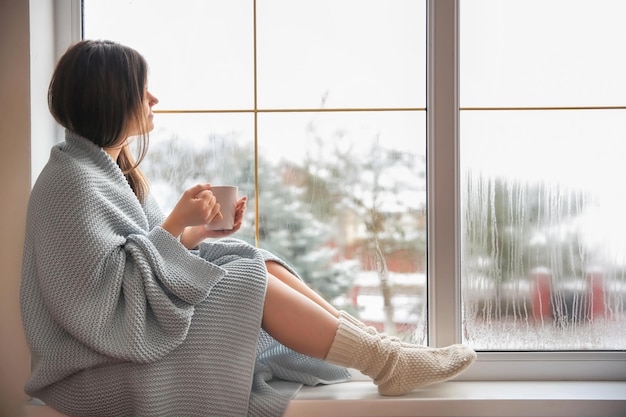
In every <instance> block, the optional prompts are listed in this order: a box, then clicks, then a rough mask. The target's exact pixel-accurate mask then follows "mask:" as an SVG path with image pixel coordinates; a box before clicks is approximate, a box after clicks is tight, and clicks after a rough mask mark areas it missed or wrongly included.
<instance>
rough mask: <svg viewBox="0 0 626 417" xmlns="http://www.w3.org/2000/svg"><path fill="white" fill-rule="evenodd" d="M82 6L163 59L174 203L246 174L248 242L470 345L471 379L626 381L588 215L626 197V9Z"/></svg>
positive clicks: (344, 299)
mask: <svg viewBox="0 0 626 417" xmlns="http://www.w3.org/2000/svg"><path fill="white" fill-rule="evenodd" d="M84 3H85V5H84V27H83V30H84V36H85V37H87V38H109V39H113V40H117V41H120V42H122V43H125V44H128V45H130V46H133V47H135V48H136V49H138V50H139V51H140V52H142V53H143V54H144V55H145V56H146V58H147V60H148V62H149V64H150V66H151V70H150V71H151V72H150V86H151V89H152V90H153V92H154V93H155V94H156V95H157V96H158V97H159V99H160V100H161V101H160V103H159V105H158V107H157V110H158V114H157V118H156V123H155V124H156V126H157V128H156V129H155V131H154V132H153V134H152V135H151V141H152V143H151V151H150V153H149V159H148V160H146V161H145V166H144V169H145V170H146V171H147V173H148V175H149V177H150V178H151V179H152V186H153V190H154V191H155V193H156V194H158V196H159V199H160V201H161V204H162V205H163V206H164V208H165V209H166V210H167V209H168V208H169V207H171V206H172V205H173V203H174V202H175V201H176V199H177V198H178V196H179V195H180V192H181V191H182V189H184V188H185V187H187V186H189V185H191V184H193V183H195V182H197V181H206V180H208V181H210V182H212V183H216V184H217V183H227V182H228V183H236V184H238V185H240V187H241V188H240V189H241V192H242V193H245V194H246V195H248V197H249V199H250V205H249V207H250V209H249V212H248V215H249V216H250V218H249V219H248V221H247V224H248V227H247V228H246V229H245V230H243V231H242V232H241V233H240V234H239V235H238V237H240V238H244V239H246V240H249V241H250V242H253V243H256V244H258V245H259V246H262V247H267V248H269V249H271V250H273V251H276V252H277V253H279V254H281V255H283V256H285V257H286V258H288V259H289V260H290V261H292V262H293V263H294V266H295V267H296V268H297V269H298V270H299V271H300V272H301V273H302V275H303V278H304V279H305V280H306V281H307V282H308V283H309V284H310V285H312V286H313V287H315V288H316V289H317V290H318V291H320V292H321V293H322V294H323V295H325V296H326V297H327V298H329V299H332V300H333V301H334V303H335V304H336V305H338V306H339V307H344V308H347V309H352V311H353V312H354V313H356V314H357V315H360V316H361V318H362V319H364V320H365V321H367V322H370V323H371V324H373V325H375V326H377V327H379V328H381V329H385V330H386V331H389V332H396V333H398V334H400V335H401V336H402V337H404V338H406V339H409V340H414V341H417V342H424V343H426V342H428V343H430V344H432V345H444V344H449V343H454V342H458V341H463V342H465V343H469V344H470V345H472V346H474V347H475V348H477V349H479V350H480V351H481V353H480V356H479V361H478V363H477V364H476V365H475V366H474V367H473V368H472V369H470V371H468V372H467V373H466V375H465V378H492V379H502V378H504V379H515V378H518V379H531V378H532V379H541V378H558V379H573V378H583V379H586V378H589V379H623V378H624V376H625V375H624V372H625V371H624V370H623V369H622V368H623V367H616V366H615V365H614V364H615V363H616V362H620V361H623V360H624V359H625V355H624V350H625V349H626V339H625V338H624V336H623V335H624V334H626V333H625V332H624V330H625V327H626V320H625V319H624V292H625V288H626V279H625V278H624V276H623V271H622V270H621V268H620V266H619V263H620V262H619V261H620V257H623V255H624V253H623V249H622V248H621V247H620V239H622V240H623V238H621V237H620V235H619V233H614V232H617V231H619V230H620V229H623V227H621V228H620V225H621V222H622V221H623V220H620V219H619V217H615V218H614V220H613V222H609V223H606V222H605V223H602V226H601V227H599V228H597V227H590V226H592V225H593V224H594V223H593V221H598V219H601V220H603V221H604V220H607V219H609V218H610V217H609V216H614V215H615V214H616V213H619V212H620V207H621V206H620V204H623V203H624V201H623V200H624V199H623V198H620V197H619V196H621V195H623V194H624V192H623V190H621V188H620V187H621V185H620V183H619V181H617V180H616V179H617V178H619V177H620V175H619V174H620V164H619V159H618V158H619V156H620V153H619V152H620V149H623V147H622V146H621V144H620V140H619V139H620V135H621V132H622V131H624V129H623V127H624V126H623V124H624V122H623V121H622V120H626V119H624V112H625V109H626V107H625V105H624V103H623V97H624V94H623V93H624V86H625V84H624V81H623V80H622V79H621V78H620V77H619V74H620V70H621V69H623V66H624V65H623V64H624V63H623V62H621V61H620V60H619V54H607V53H604V52H603V51H605V50H610V51H616V50H620V49H623V48H622V45H621V44H620V43H619V42H620V40H621V39H623V38H624V36H623V34H622V33H621V31H622V29H621V26H620V25H619V24H618V22H617V21H613V20H612V19H617V18H618V17H617V16H622V15H623V13H622V7H623V6H621V4H620V2H619V1H608V0H602V1H601V2H600V3H597V4H594V5H595V6H597V7H594V8H593V10H590V9H589V8H588V7H586V5H585V4H584V3H583V2H579V1H554V2H550V3H549V5H547V4H545V2H539V1H536V2H533V1H524V2H515V1H510V2H501V1H500V2H499V1H495V0H494V1H486V0H472V1H463V0H458V1H455V0H447V1H441V0H440V1H434V0H430V1H426V0H423V1H419V0H418V1H411V0H406V1H400V0H398V1H393V2H389V1H384V0H380V1H341V2H337V1H334V2H333V1H315V2H297V4H294V2H289V1H278V0H258V1H256V2H255V1H252V0H249V1H206V2H201V1H190V2H186V3H184V8H183V7H181V6H180V5H179V3H175V2H167V1H163V2H155V1H150V2H146V3H145V4H144V2H143V1H133V2H130V3H129V2H123V1H102V0H84ZM148 3H149V4H148ZM592 13H596V14H597V15H594V16H595V17H594V16H592ZM520 16H523V18H521V17H520ZM580 27H593V28H594V30H593V31H592V30H585V31H580V30H579V28H580ZM596 29H597V30H596ZM457 41H458V45H459V47H458V49H457ZM427 45H429V46H430V48H427ZM589 63H592V64H593V65H588V64H589ZM621 72H623V71H621ZM620 100H621V101H620ZM607 149H610V150H611V151H610V152H607ZM529 150H534V151H535V152H528V151H529ZM582 174H584V175H582ZM427 189H428V199H427V198H426V195H427V194H426V190H427ZM603 210H608V211H603ZM427 212H428V215H426V213H427ZM583 228H587V229H585V233H582V231H583ZM583 234H584V239H583ZM591 244H594V245H597V246H593V247H592V246H590V245H591ZM620 250H621V251H622V252H620ZM596 260H603V261H607V262H606V263H600V262H596ZM600 267H602V268H600ZM546 277H547V278H546ZM597 277H601V279H597ZM599 283H600V284H599ZM427 300H428V302H427ZM529 364H530V366H529ZM503 369H506V372H502V370H503Z"/></svg>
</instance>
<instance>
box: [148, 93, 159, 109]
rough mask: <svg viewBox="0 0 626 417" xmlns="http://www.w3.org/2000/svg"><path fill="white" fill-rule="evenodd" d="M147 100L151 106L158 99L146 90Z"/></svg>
mask: <svg viewBox="0 0 626 417" xmlns="http://www.w3.org/2000/svg"><path fill="white" fill-rule="evenodd" d="M148 102H149V103H150V105H151V106H154V105H155V104H157V103H158V102H159V99H158V98H156V97H155V96H154V95H153V94H152V93H151V92H149V91H148Z"/></svg>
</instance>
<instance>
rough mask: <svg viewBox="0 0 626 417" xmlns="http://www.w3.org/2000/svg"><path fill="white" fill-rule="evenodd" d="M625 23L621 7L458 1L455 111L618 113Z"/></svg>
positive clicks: (625, 66) (561, 0)
mask: <svg viewBox="0 0 626 417" xmlns="http://www.w3.org/2000/svg"><path fill="white" fill-rule="evenodd" d="M625 15H626V2H624V1H622V0H596V1H593V2H589V1H586V0H550V1H545V0H518V1H513V0H507V1H502V0H461V1H460V36H461V42H460V45H461V51H460V62H461V68H462V71H461V75H460V89H461V94H460V98H461V106H462V107H472V106H598V105H603V106H608V105H612V106H615V105H624V97H626V77H624V73H625V70H626V55H625V54H624V53H623V52H622V51H623V50H624V48H625V47H626V41H625V40H626V25H624V22H623V20H624V19H623V18H624V16H625Z"/></svg>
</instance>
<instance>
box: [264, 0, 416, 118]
mask: <svg viewBox="0 0 626 417" xmlns="http://www.w3.org/2000/svg"><path fill="white" fill-rule="evenodd" d="M257 4H258V6H257V13H258V23H257V27H258V34H257V51H258V69H257V71H258V77H259V85H258V91H259V95H258V97H259V101H258V104H259V107H260V108H294V107H300V108H319V107H329V108H337V107H349V108H352V107H358V108H369V107H421V108H423V107H424V105H425V97H426V94H425V81H424V80H425V71H426V66H425V59H424V57H425V47H426V38H425V36H426V31H425V11H426V6H425V1H424V0H421V1H415V0H402V1H401V0H394V1H387V0H342V1H334V0H315V1H291V0H262V1H258V2H257Z"/></svg>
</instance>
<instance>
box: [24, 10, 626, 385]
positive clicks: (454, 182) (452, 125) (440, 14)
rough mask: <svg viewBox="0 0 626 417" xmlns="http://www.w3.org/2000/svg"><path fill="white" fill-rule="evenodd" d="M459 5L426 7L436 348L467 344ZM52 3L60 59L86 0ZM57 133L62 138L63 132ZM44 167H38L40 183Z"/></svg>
mask: <svg viewBox="0 0 626 417" xmlns="http://www.w3.org/2000/svg"><path fill="white" fill-rule="evenodd" d="M459 1H460V0H427V2H426V4H427V6H426V7H427V11H426V16H427V25H426V27H427V48H426V50H427V71H426V76H427V98H426V117H427V122H426V126H427V152H426V157H427V190H428V203H427V212H428V230H427V236H428V237H427V243H428V251H427V263H428V269H427V279H428V299H429V301H428V320H429V330H428V332H429V334H428V336H429V340H430V344H431V345H432V346H444V345H448V344H451V343H459V342H460V341H461V324H462V323H461V311H460V304H461V297H460V286H461V285H460V282H461V274H460V270H461V269H460V239H459V237H460V214H459V212H460V207H459V201H460V199H459V184H458V182H459V115H460V105H459V48H458V47H459V41H460V39H459ZM53 3H54V11H55V13H54V15H55V22H54V28H53V32H54V39H55V43H54V46H53V47H54V50H55V59H58V57H60V55H61V54H62V53H63V51H64V50H65V49H66V47H67V45H69V44H70V43H72V42H75V41H78V40H80V38H81V35H82V27H81V24H82V23H81V17H82V1H81V0H53ZM49 70H50V72H51V68H49ZM48 117H49V115H45V114H42V111H38V112H36V113H35V112H34V113H33V121H32V123H33V125H34V124H36V123H37V121H38V120H44V119H46V118H48ZM50 135H53V136H52V137H55V138H59V131H58V128H55V130H54V131H52V132H50ZM49 137H50V136H49ZM45 140H46V139H45V138H42V135H38V137H33V138H32V142H33V146H32V149H33V158H39V159H41V158H42V157H43V158H45V156H47V154H48V152H49V143H48V142H45V143H44V142H43V141H45ZM37 141H42V142H37ZM38 145H41V146H38ZM44 145H45V146H44ZM39 169H40V167H39V165H38V164H34V166H33V173H32V175H33V178H36V176H37V175H38V170H39ZM451 300H453V301H454V302H453V306H452V308H451V307H450V302H451ZM625 362H626V351H611V352H608V351H607V352H600V351H589V352H586V351H572V352H493V351H490V352H479V354H478V360H477V361H476V363H475V365H473V366H472V367H470V368H469V369H468V370H467V371H466V372H465V373H464V374H462V375H461V376H460V377H458V379H459V380H520V381H523V380H605V381H608V380H626V366H624V363H625Z"/></svg>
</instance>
